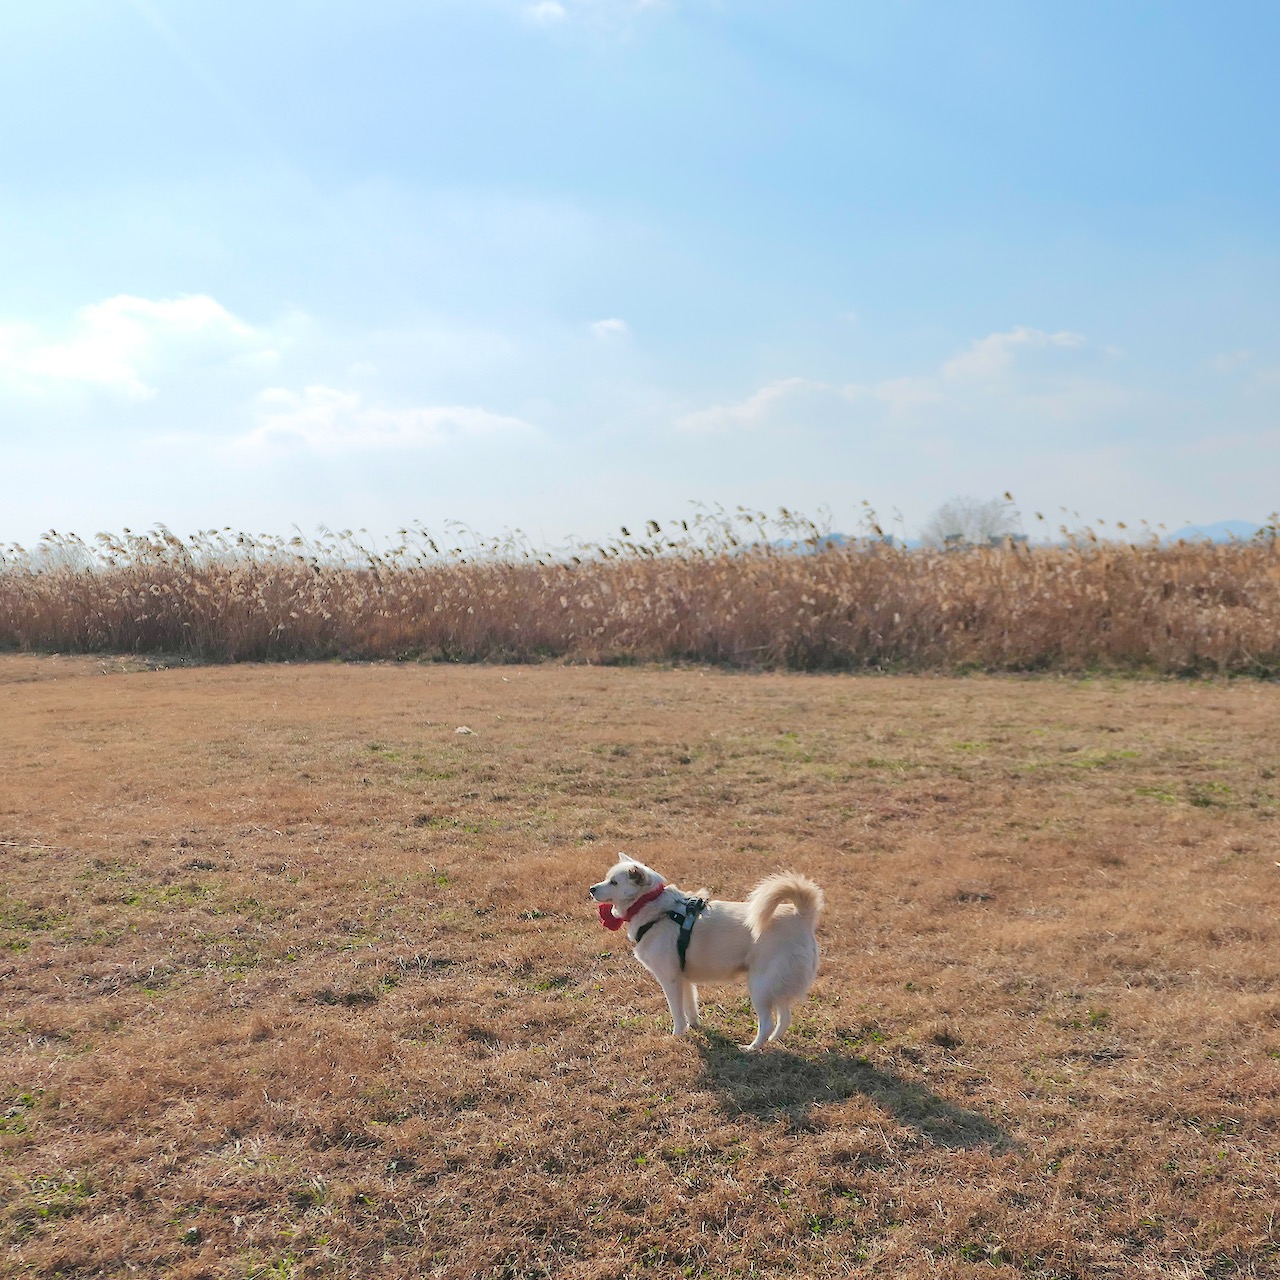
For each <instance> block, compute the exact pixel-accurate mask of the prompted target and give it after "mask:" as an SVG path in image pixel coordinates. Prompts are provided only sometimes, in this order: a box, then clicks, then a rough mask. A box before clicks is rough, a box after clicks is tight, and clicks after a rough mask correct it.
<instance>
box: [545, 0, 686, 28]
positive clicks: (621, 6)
mask: <svg viewBox="0 0 1280 1280" xmlns="http://www.w3.org/2000/svg"><path fill="white" fill-rule="evenodd" d="M671 3H672V0H532V2H530V0H521V5H520V12H521V13H522V14H523V15H524V17H525V18H526V19H527V20H528V21H530V22H534V23H537V24H538V25H540V26H558V25H560V24H561V23H565V22H573V21H579V22H590V23H594V24H597V25H600V24H604V25H607V26H616V25H618V24H619V23H623V24H625V23H629V22H630V20H631V19H632V18H635V17H637V16H639V15H640V14H643V13H656V12H661V11H662V10H665V9H669V8H670V7H671Z"/></svg>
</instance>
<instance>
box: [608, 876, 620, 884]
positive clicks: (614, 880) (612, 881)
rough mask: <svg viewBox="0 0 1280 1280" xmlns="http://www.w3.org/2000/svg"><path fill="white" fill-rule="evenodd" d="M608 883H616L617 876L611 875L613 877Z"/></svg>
mask: <svg viewBox="0 0 1280 1280" xmlns="http://www.w3.org/2000/svg"><path fill="white" fill-rule="evenodd" d="M609 883H610V884H617V883H618V877H617V876H614V877H613V879H612V880H610V881H609Z"/></svg>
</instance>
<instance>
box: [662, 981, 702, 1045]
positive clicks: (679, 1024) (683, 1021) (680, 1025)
mask: <svg viewBox="0 0 1280 1280" xmlns="http://www.w3.org/2000/svg"><path fill="white" fill-rule="evenodd" d="M654 977H657V974H654ZM658 984H659V985H660V986H661V987H662V994H663V995H664V996H666V997H667V1005H668V1007H669V1008H670V1009H671V1021H672V1024H673V1030H674V1031H675V1034H676V1035H678V1036H682V1035H684V1033H685V1032H686V1031H688V1030H689V1015H688V1014H687V1013H686V1012H685V988H686V987H687V986H688V985H689V984H688V983H687V982H686V981H685V980H684V979H683V978H682V977H680V976H679V975H678V974H677V975H676V976H675V977H672V978H658ZM695 1016H696V1006H695Z"/></svg>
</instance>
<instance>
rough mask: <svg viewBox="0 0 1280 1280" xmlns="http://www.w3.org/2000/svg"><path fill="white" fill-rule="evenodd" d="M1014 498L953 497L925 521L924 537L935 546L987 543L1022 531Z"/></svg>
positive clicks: (970, 545)
mask: <svg viewBox="0 0 1280 1280" xmlns="http://www.w3.org/2000/svg"><path fill="white" fill-rule="evenodd" d="M1018 524H1019V520H1018V512H1017V511H1016V510H1015V508H1014V505H1013V499H1012V498H1010V497H1009V495H1008V494H1005V496H1004V497H1003V498H988V499H987V500H986V501H985V502H984V501H983V500H982V499H981V498H952V499H951V500H950V501H948V502H944V503H943V504H942V506H940V507H939V508H938V509H937V510H936V511H935V512H934V513H933V515H931V516H930V517H929V519H928V520H927V521H926V522H925V525H924V528H923V530H921V536H922V537H923V539H924V540H925V542H927V543H929V544H930V545H932V546H935V547H947V546H969V547H973V546H986V545H987V544H988V543H991V542H999V541H1001V540H1003V539H1004V538H1010V537H1013V536H1015V535H1016V534H1017V531H1018Z"/></svg>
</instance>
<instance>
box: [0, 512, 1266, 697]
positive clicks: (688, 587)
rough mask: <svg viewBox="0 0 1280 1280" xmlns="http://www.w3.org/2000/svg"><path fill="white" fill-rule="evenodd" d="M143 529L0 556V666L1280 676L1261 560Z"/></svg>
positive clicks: (756, 536) (778, 537) (786, 540)
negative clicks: (26, 659)
mask: <svg viewBox="0 0 1280 1280" xmlns="http://www.w3.org/2000/svg"><path fill="white" fill-rule="evenodd" d="M451 533H452V534H453V535H454V536H453V537H452V538H451V540H450V541H448V542H445V543H442V542H440V541H439V540H437V539H436V538H435V537H433V536H432V535H431V534H430V532H428V531H427V530H425V529H423V528H421V527H415V528H414V529H412V530H404V531H402V533H401V540H400V541H399V542H398V543H397V545H395V546H394V547H391V548H390V549H387V550H379V549H378V548H377V547H376V546H375V545H373V544H372V543H370V542H369V541H368V540H362V539H361V538H360V537H358V536H356V535H353V534H351V533H350V532H342V533H331V532H329V531H327V530H326V531H322V533H321V534H320V536H319V537H318V538H316V539H312V540H307V539H303V538H301V537H295V538H292V539H285V538H273V537H257V538H254V537H249V536H247V535H244V534H236V533H232V532H230V531H223V532H208V533H201V534H197V535H195V536H193V537H190V538H187V539H185V540H184V539H182V538H179V537H177V536H175V535H174V534H172V533H171V532H169V531H168V530H167V529H165V528H163V527H159V528H157V529H155V530H153V531H152V532H150V533H146V534H135V533H129V532H128V531H126V533H125V535H124V536H123V537H113V536H108V535H99V537H98V538H97V539H96V541H95V542H94V543H93V544H88V543H85V542H83V541H82V540H80V539H79V538H77V537H75V536H74V535H59V534H56V533H51V534H49V535H46V537H45V538H44V539H43V540H42V541H41V543H40V544H39V546H38V547H37V548H36V549H35V550H34V551H27V550H24V549H23V548H20V547H11V548H9V549H8V551H7V552H5V553H4V554H3V555H0V647H6V648H12V649H20V650H37V651H60V652H116V653H121V652H133V653H164V654H174V655H182V656H186V657H190V658H195V659H199V660H203V661H219V662H237V661H249V660H282V659H305V658H331V657H341V658H419V659H427V660H441V661H459V662H472V661H490V662H492V661H521V662H524V661H530V660H536V659H539V658H561V659H568V660H571V661H589V662H635V661H653V660H691V661H698V662H711V663H720V664H728V665H733V666H757V667H775V668H790V669H795V670H850V669H883V670H902V671H927V670H948V671H956V670H967V669H974V670H987V671H1033V670H1064V671H1081V670H1089V669H1095V668H1097V669H1112V670H1128V671H1150V672H1156V673H1166V674H1192V673H1197V672H1213V673H1216V674H1253V675H1274V674H1275V673H1276V672H1278V671H1280V540H1278V539H1277V537H1276V529H1275V527H1274V526H1269V527H1268V528H1267V529H1266V530H1264V531H1263V534H1262V535H1260V536H1259V537H1258V538H1256V539H1255V540H1253V541H1251V542H1247V543H1232V544H1227V545H1215V544H1209V543H1197V544H1190V543H1178V544H1176V545H1168V544H1161V543H1158V542H1156V541H1154V540H1152V541H1150V542H1148V543H1145V544H1136V545H1126V544H1120V543H1115V542H1107V541H1103V540H1100V539H1098V538H1097V537H1096V536H1094V535H1090V534H1086V535H1084V536H1077V537H1073V538H1068V539H1067V540H1066V541H1064V542H1063V543H1060V544H1058V545H1056V546H1051V547H1030V546H1027V545H1026V544H1021V545H1018V544H1013V543H1010V544H1006V545H1003V546H998V547H975V548H963V549H958V550H956V549H951V550H946V551H942V550H934V549H907V548H903V547H900V546H895V545H893V544H892V543H890V542H889V541H888V540H885V539H883V538H881V537H876V536H869V537H867V538H863V539H858V540H854V541H837V540H830V539H828V538H827V537H826V536H825V535H824V533H823V532H822V530H821V529H820V528H819V527H818V526H816V525H815V524H813V523H812V522H809V521H807V520H805V519H803V518H801V517H796V516H794V515H792V514H791V513H790V512H787V511H782V512H781V513H780V514H779V516H778V517H777V518H774V519H769V518H766V517H764V516H762V515H760V514H758V513H754V512H750V511H745V510H741V509H740V510H739V511H738V512H737V513H736V514H734V515H727V514H725V513H724V512H721V511H714V512H708V511H701V512H699V513H698V514H697V515H696V516H695V518H694V519H692V520H682V521H677V522H675V523H674V524H671V525H668V526H667V527H666V528H665V529H664V528H663V527H662V526H661V525H660V524H659V523H658V522H657V521H650V522H649V523H648V525H647V527H646V529H645V531H644V533H643V534H642V535H639V536H633V535H632V534H631V533H630V532H629V531H628V530H626V529H623V530H622V532H621V534H620V536H619V537H618V538H616V539H614V540H613V541H611V542H608V543H602V544H598V545H591V546H577V547H574V548H572V549H570V550H569V551H564V552H559V553H546V554H544V553H539V552H538V551H536V550H535V549H533V548H532V547H531V546H530V545H529V544H528V543H527V542H526V541H525V540H524V539H523V538H522V537H520V536H519V535H513V536H509V537H507V538H504V539H495V540H487V541H486V540H483V539H479V538H477V537H475V536H473V535H470V534H468V533H467V532H466V531H465V530H463V529H457V528H455V529H452V530H451Z"/></svg>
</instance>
